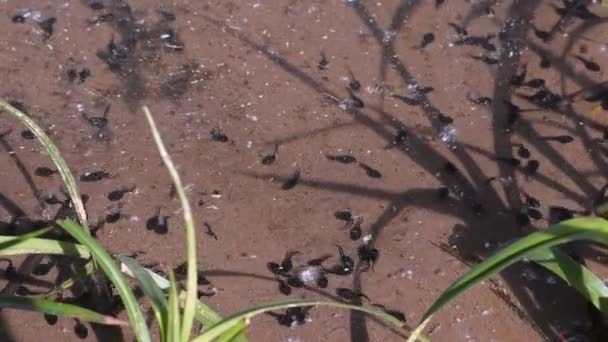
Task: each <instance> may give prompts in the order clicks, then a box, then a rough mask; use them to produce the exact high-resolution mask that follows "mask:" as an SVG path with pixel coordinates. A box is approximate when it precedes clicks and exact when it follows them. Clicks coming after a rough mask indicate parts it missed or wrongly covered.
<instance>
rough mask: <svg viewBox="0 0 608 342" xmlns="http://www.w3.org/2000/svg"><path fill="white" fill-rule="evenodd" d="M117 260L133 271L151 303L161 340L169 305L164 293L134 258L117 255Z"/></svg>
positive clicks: (166, 324) (166, 323) (165, 328)
mask: <svg viewBox="0 0 608 342" xmlns="http://www.w3.org/2000/svg"><path fill="white" fill-rule="evenodd" d="M118 260H120V261H121V262H122V263H123V264H125V265H126V266H127V267H128V268H129V269H130V270H131V272H132V273H133V276H134V277H135V279H137V282H138V284H139V287H140V288H141V289H142V291H143V292H144V294H145V295H146V298H148V300H149V301H150V304H151V305H152V310H154V315H155V316H156V321H157V322H158V326H159V330H160V334H161V336H162V337H161V340H163V337H164V336H166V335H165V333H166V332H167V326H168V321H167V317H168V315H169V307H168V303H167V299H166V298H165V294H164V293H163V291H162V290H161V289H160V287H158V285H156V283H155V282H154V279H152V276H150V274H149V273H148V272H147V271H146V269H144V268H143V267H142V266H140V265H139V263H138V262H137V261H135V259H132V258H129V257H126V256H119V257H118Z"/></svg>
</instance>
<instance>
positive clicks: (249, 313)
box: [192, 300, 426, 342]
mask: <svg viewBox="0 0 608 342" xmlns="http://www.w3.org/2000/svg"><path fill="white" fill-rule="evenodd" d="M298 306H330V307H336V308H342V309H349V310H356V311H361V312H364V313H367V314H369V315H372V316H375V317H377V318H379V319H381V320H382V321H384V322H386V323H388V324H390V325H393V326H395V327H397V328H400V329H401V328H405V329H406V330H407V331H411V329H410V328H409V327H408V326H407V325H406V324H405V322H402V321H400V320H398V319H397V318H395V317H393V316H391V315H389V314H388V313H386V312H384V311H381V310H379V309H377V308H374V307H370V306H357V305H350V304H345V303H339V302H324V301H318V300H291V301H281V302H271V303H264V304H260V305H255V306H252V307H251V308H249V309H246V310H244V311H241V312H239V313H237V314H234V315H232V316H230V317H227V318H226V319H224V320H222V321H221V322H219V323H217V324H216V325H214V326H212V327H210V328H209V329H207V330H205V332H204V333H202V334H201V335H199V336H198V337H197V338H195V339H194V340H192V342H211V341H214V340H215V339H216V338H219V337H220V336H222V335H223V334H225V333H226V332H227V331H231V329H236V328H234V327H235V326H239V325H244V324H245V322H247V321H249V320H250V319H251V318H252V317H254V316H256V315H259V314H262V313H264V312H268V311H273V310H280V309H286V308H290V307H298ZM420 340H422V341H426V339H425V338H423V337H421V338H420Z"/></svg>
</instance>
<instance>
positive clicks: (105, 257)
mask: <svg viewBox="0 0 608 342" xmlns="http://www.w3.org/2000/svg"><path fill="white" fill-rule="evenodd" d="M57 224H59V225H60V226H61V227H62V228H63V229H65V231H66V232H68V233H69V234H70V235H71V236H72V237H73V238H74V239H75V240H76V241H78V242H79V243H81V244H83V245H85V246H87V247H88V249H89V251H90V252H91V255H92V256H93V259H95V261H96V263H97V264H98V265H99V267H100V268H101V269H102V270H103V272H104V274H105V275H106V276H107V277H108V279H110V281H112V283H113V284H114V286H115V287H116V290H117V291H118V294H119V295H120V298H121V299H122V302H123V304H124V306H125V309H126V310H127V315H128V316H129V321H130V322H131V328H132V329H133V332H134V334H135V337H136V338H137V340H138V341H139V342H150V331H149V330H148V326H147V325H146V320H145V318H144V315H143V313H142V312H141V309H140V307H139V303H137V299H135V296H134V295H133V291H132V290H131V287H130V286H129V283H128V282H127V280H126V279H125V277H124V276H123V274H122V273H121V271H120V269H119V268H118V266H117V265H116V263H114V260H113V259H112V257H111V256H110V255H109V254H108V252H106V250H105V249H104V248H103V247H102V246H101V245H100V244H99V242H97V240H95V239H94V238H93V237H92V236H91V235H90V234H89V232H88V231H85V230H84V229H83V228H82V227H81V226H79V225H78V224H77V223H76V222H74V221H72V220H60V221H57Z"/></svg>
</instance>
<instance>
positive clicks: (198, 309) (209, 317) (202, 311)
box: [121, 264, 247, 342]
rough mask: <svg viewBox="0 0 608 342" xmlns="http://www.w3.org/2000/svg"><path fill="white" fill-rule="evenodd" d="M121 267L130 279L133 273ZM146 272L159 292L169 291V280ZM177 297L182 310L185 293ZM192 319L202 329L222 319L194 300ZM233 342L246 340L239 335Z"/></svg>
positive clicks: (124, 266) (151, 272) (182, 292)
mask: <svg viewBox="0 0 608 342" xmlns="http://www.w3.org/2000/svg"><path fill="white" fill-rule="evenodd" d="M121 267H122V272H123V273H125V274H127V275H128V276H130V277H133V276H134V275H133V272H131V270H130V269H129V268H128V267H127V266H126V265H124V264H122V265H121ZM146 271H147V272H148V274H149V275H150V276H151V277H152V280H153V281H154V283H155V284H156V285H157V286H158V287H160V288H161V290H168V289H169V286H170V282H169V280H167V279H166V278H164V277H161V276H160V275H158V274H156V273H154V272H153V271H151V270H149V269H146ZM178 297H179V300H180V306H181V307H182V308H183V307H184V304H185V300H186V292H184V291H180V292H179V296H178ZM194 319H196V320H197V321H199V322H200V323H202V324H203V326H204V327H210V326H212V325H215V324H216V323H218V322H220V321H221V320H222V319H223V318H222V316H221V315H220V314H218V313H217V312H215V311H214V310H213V309H211V308H210V307H209V306H208V305H206V304H205V303H203V302H201V301H200V300H196V303H195V308H194ZM235 341H239V342H245V341H247V339H246V338H245V336H243V335H242V334H241V335H240V336H239V337H238V338H237V339H235Z"/></svg>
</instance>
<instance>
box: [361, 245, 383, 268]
mask: <svg viewBox="0 0 608 342" xmlns="http://www.w3.org/2000/svg"><path fill="white" fill-rule="evenodd" d="M357 255H358V256H359V261H360V262H361V264H363V265H365V266H364V267H361V272H365V271H367V270H368V269H369V268H370V267H371V269H372V271H373V270H374V264H375V263H376V262H377V261H378V258H379V257H380V252H379V251H378V249H377V248H375V247H373V246H371V245H369V244H362V245H361V246H359V248H358V249H357Z"/></svg>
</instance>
